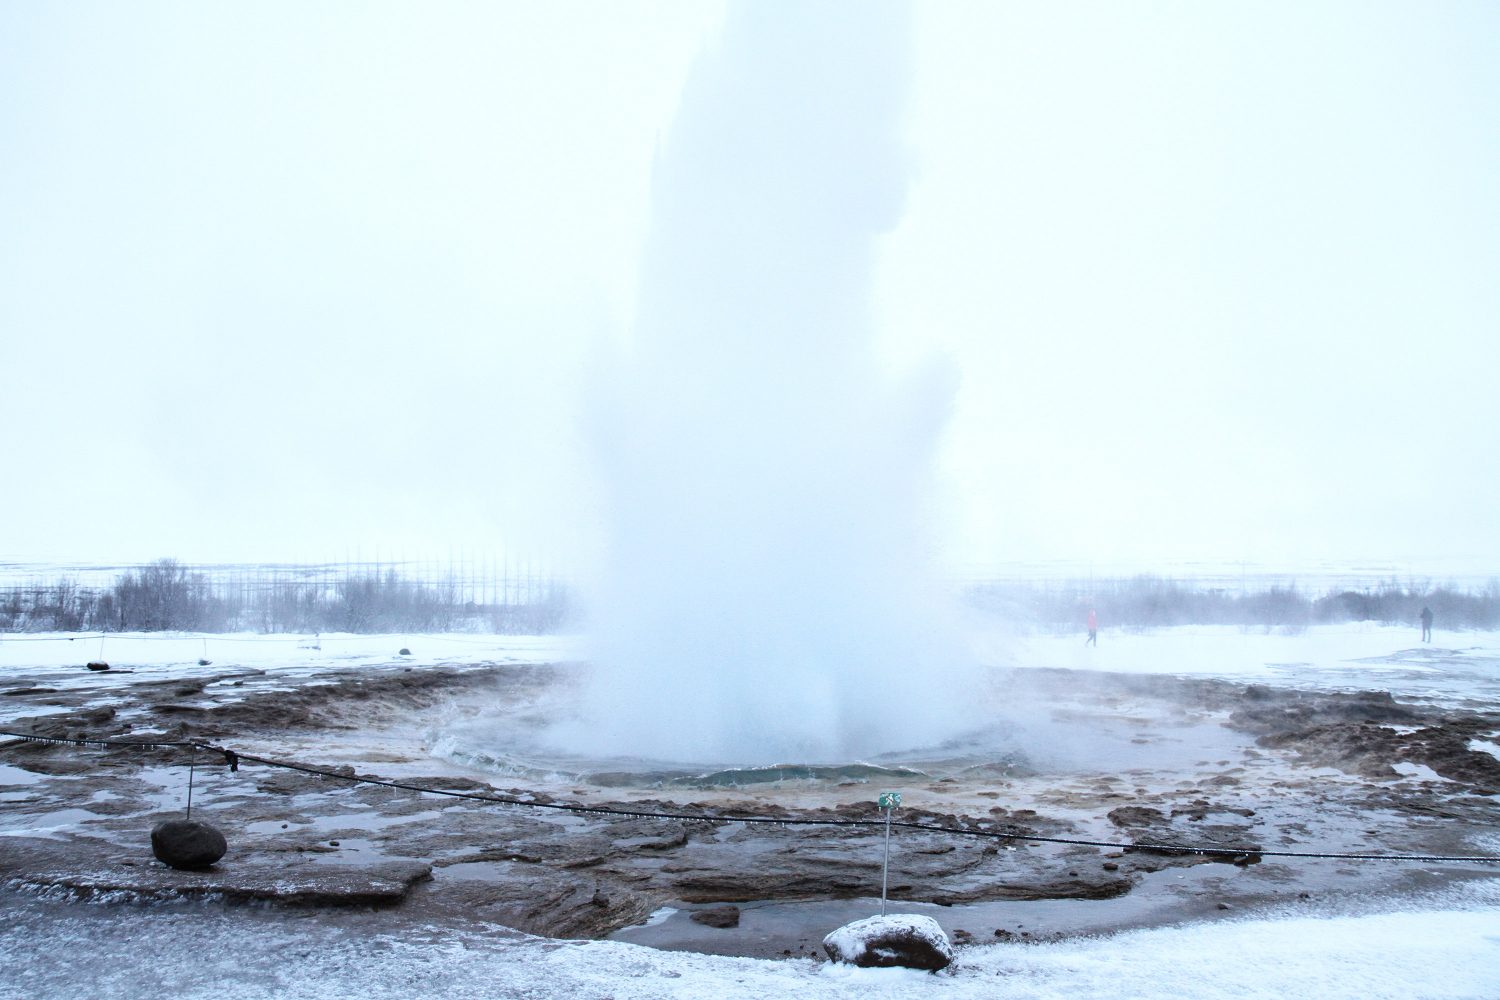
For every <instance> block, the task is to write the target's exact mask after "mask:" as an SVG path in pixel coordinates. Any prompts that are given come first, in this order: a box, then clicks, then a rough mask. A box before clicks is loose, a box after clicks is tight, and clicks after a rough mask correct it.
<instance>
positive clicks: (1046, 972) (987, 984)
mask: <svg viewBox="0 0 1500 1000" xmlns="http://www.w3.org/2000/svg"><path fill="white" fill-rule="evenodd" d="M1489 897H1491V898H1487V897H1481V896H1478V895H1475V896H1473V897H1470V898H1454V899H1451V900H1445V901H1439V902H1438V903H1437V905H1436V906H1435V907H1434V908H1433V909H1430V910H1404V911H1402V912H1395V913H1382V914H1374V915H1363V916H1332V917H1322V918H1309V917H1288V918H1286V919H1280V920H1249V921H1244V922H1225V923H1218V924H1214V925H1197V926H1191V925H1190V926H1183V927H1171V928H1161V929H1156V930H1147V931H1135V932H1130V933H1125V934H1119V935H1115V936H1112V937H1100V938H1091V939H1078V940H1072V941H1066V942H1062V943H1056V944H1027V945H1020V944H1005V945H990V946H983V947H972V948H967V949H962V950H961V951H960V953H959V957H958V960H957V962H956V963H955V965H954V966H951V967H950V969H951V971H950V972H944V973H939V974H936V975H933V974H929V973H925V972H916V971H910V970H897V969H869V970H864V969H852V968H847V967H839V966H833V965H830V964H827V963H822V964H819V963H814V962H812V961H809V960H806V959H803V960H789V961H781V962H768V961H757V960H753V959H734V958H721V957H715V956H708V955H694V954H690V953H684V952H664V951H656V950H653V949H649V948H642V947H637V946H632V945H626V944H618V943H614V942H606V941H590V942H558V941H549V940H545V939H541V938H532V937H527V936H525V935H520V934H516V933H513V932H506V931H494V932H482V931H455V930H454V929H453V928H451V927H447V926H445V927H442V928H416V929H413V928H411V927H403V928H402V929H401V930H400V931H399V932H392V931H389V930H387V929H385V928H384V927H383V926H382V923H383V922H382V920H381V917H380V915H379V914H378V913H372V914H361V915H357V916H354V917H352V918H351V917H340V918H334V919H323V917H322V916H321V915H312V914H308V915H303V916H302V918H300V919H299V918H297V917H293V918H287V917H285V916H283V915H280V914H277V913H274V912H267V911H256V910H247V909H244V908H241V909H220V908H215V907H211V906H210V907H198V906H186V905H184V906H156V907H151V908H146V909H139V910H137V909H134V908H131V909H122V908H117V907H106V906H98V905H85V904H77V903H71V904H70V903H49V902H46V901H40V900H31V899H27V900H17V899H11V900H10V901H8V902H6V903H5V904H3V905H0V917H3V926H0V964H3V966H4V968H5V969H6V970H7V971H6V975H5V977H4V978H3V979H0V997H4V998H6V1000H12V998H14V1000H23V998H24V1000H36V998H44V997H82V996H88V997H92V998H98V1000H109V998H130V997H143V996H163V995H170V996H174V997H180V998H183V1000H189V998H196V997H201V998H204V1000H234V998H258V997H272V996H276V997H286V998H307V1000H324V998H329V1000H332V998H342V997H370V998H382V997H391V998H395V997H432V996H442V997H447V998H450V1000H461V998H470V997H473V998H481V997H487V998H541V997H564V996H566V997H574V998H604V997H611V998H616V1000H626V998H641V1000H646V998H673V1000H688V998H719V997H723V998H750V997H865V996H877V997H953V998H960V997H963V998H968V997H1013V998H1018V1000H1019V998H1035V1000H1077V998H1083V997H1090V998H1114V997H1119V998H1126V997H1128V998H1142V1000H1145V998H1163V1000H1181V998H1188V997H1191V998H1201V1000H1248V998H1259V997H1266V998H1276V1000H1286V998H1301V997H1307V998H1321V1000H1339V998H1348V1000H1386V998H1388V1000H1421V998H1453V1000H1457V998H1465V1000H1492V998H1494V997H1497V996H1500V907H1497V906H1496V905H1495V903H1496V900H1495V899H1493V898H1492V897H1493V894H1489Z"/></svg>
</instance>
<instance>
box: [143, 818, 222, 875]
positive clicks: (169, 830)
mask: <svg viewBox="0 0 1500 1000" xmlns="http://www.w3.org/2000/svg"><path fill="white" fill-rule="evenodd" d="M228 850H229V844H228V842H227V841H225V840H224V835H223V834H222V833H220V832H219V831H218V830H216V829H215V828H214V827H211V826H209V825H208V824H207V823H195V822H193V821H192V820H187V819H169V820H167V821H166V822H165V823H158V824H156V828H155V829H154V830H152V831H151V853H152V854H154V855H156V858H157V860H158V861H161V862H163V863H165V864H167V865H170V866H171V867H173V868H178V869H182V870H185V871H192V870H195V869H200V868H207V867H208V866H210V865H212V864H213V863H214V862H216V861H218V860H219V859H220V858H222V857H223V856H224V853H225V852H226V851H228Z"/></svg>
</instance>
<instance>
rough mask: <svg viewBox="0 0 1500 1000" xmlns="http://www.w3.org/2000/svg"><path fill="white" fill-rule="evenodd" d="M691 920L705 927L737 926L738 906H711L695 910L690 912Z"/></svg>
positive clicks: (738, 921) (738, 918)
mask: <svg viewBox="0 0 1500 1000" xmlns="http://www.w3.org/2000/svg"><path fill="white" fill-rule="evenodd" d="M692 921H693V922H694V923H697V924H702V925H704V926H705V927H738V926H739V925H740V908H739V907H738V906H712V907H709V908H708V909H706V910H697V911H695V912H694V913H693V914H692Z"/></svg>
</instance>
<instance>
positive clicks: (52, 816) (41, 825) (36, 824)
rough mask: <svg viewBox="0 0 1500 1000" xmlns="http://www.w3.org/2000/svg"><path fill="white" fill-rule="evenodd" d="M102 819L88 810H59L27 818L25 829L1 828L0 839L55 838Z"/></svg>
mask: <svg viewBox="0 0 1500 1000" xmlns="http://www.w3.org/2000/svg"><path fill="white" fill-rule="evenodd" d="M102 818H103V817H101V816H100V815H99V814H98V813H91V812H89V811H88V810H87V809H58V810H56V811H55V812H49V813H41V814H39V815H36V816H27V817H26V818H25V820H24V822H25V823H26V824H27V825H26V826H24V827H4V828H0V837H55V836H56V835H57V834H58V833H60V832H62V831H70V830H72V829H73V828H75V827H77V826H78V825H79V824H81V823H87V822H88V821H90V820H96V819H102ZM59 839H60V838H59Z"/></svg>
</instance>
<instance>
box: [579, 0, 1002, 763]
mask: <svg viewBox="0 0 1500 1000" xmlns="http://www.w3.org/2000/svg"><path fill="white" fill-rule="evenodd" d="M909 27H910V26H909V24H908V19H907V11H906V10H905V8H904V7H903V6H900V5H897V4H894V3H881V4H871V3H864V2H861V3H857V4H856V3H849V4H836V3H835V4H828V3H820V4H799V5H783V4H759V3H741V4H736V5H734V7H733V8H732V9H731V11H730V13H729V15H728V21H727V24H726V27H725V29H724V32H723V36H722V38H721V39H720V41H719V42H718V44H717V47H716V49H715V50H713V51H711V52H710V53H709V54H708V55H707V56H705V57H704V58H702V59H701V60H700V61H699V63H698V64H697V65H696V67H695V68H694V70H693V72H692V74H691V76H690V78H689V80H688V83H687V86H686V89H685V92H684V94H683V97H682V104H681V107H680V110H679V112H678V115H677V118H676V121H675V123H674V125H673V127H672V129H671V131H670V133H669V134H668V136H667V137H666V140H665V143H664V145H663V147H662V148H661V150H660V152H659V159H658V163H657V166H656V173H655V180H654V185H655V186H654V190H653V208H652V212H653V214H652V227H651V235H650V242H649V244H648V247H647V254H646V262H645V268H644V271H643V279H642V287H641V292H640V301H639V312H638V316H637V322H636V325H635V328H634V330H633V335H634V336H633V343H632V345H631V348H630V351H629V353H628V355H627V356H626V357H624V358H622V359H620V360H619V361H618V363H617V364H615V365H613V366H612V367H611V370H610V371H609V373H608V374H607V376H606V378H605V379H604V380H603V381H604V383H605V384H604V385H602V386H601V387H600V389H599V392H598V394H597V396H598V399H597V403H598V410H597V417H598V420H597V428H596V432H597V433H596V438H597V440H598V442H599V444H600V447H599V451H600V454H601V463H600V464H601V471H602V480H603V483H604V487H605V491H606V498H607V507H608V515H607V516H608V523H607V530H608V538H609V540H610V551H609V554H608V560H607V562H608V571H607V572H606V574H605V575H604V579H603V581H602V583H601V584H600V586H599V587H598V588H597V590H596V594H595V600H594V603H595V606H596V609H597V610H596V615H595V625H594V630H593V635H592V638H593V651H592V653H593V655H592V659H593V663H594V665H595V666H594V674H593V680H592V683H591V685H590V686H589V688H588V692H587V695H586V697H585V701H584V707H583V717H584V720H585V721H584V724H583V725H581V726H579V727H577V728H576V729H574V730H571V731H569V732H567V733H566V734H565V735H563V736H561V737H560V739H561V740H562V741H563V742H565V743H566V744H567V745H569V746H570V747H572V748H573V749H576V750H580V751H585V752H603V753H628V754H630V755H636V756H645V757H654V758H657V759H665V760H676V761H696V762H735V763H746V762H749V763H766V762H771V761H799V762H812V761H823V760H833V759H841V760H847V759H849V758H851V757H853V756H859V755H866V754H870V753H872V752H875V751H877V750H881V749H886V750H889V749H899V748H903V747H908V746H915V745H922V744H927V743H931V742H932V741H934V740H937V739H940V738H942V737H943V736H944V735H946V734H949V733H952V732H953V731H954V730H956V729H957V728H959V727H960V726H961V724H962V722H963V716H964V713H963V711H962V708H963V706H964V705H965V704H966V703H967V702H968V701H969V700H971V693H972V692H971V691H968V690H964V688H963V686H962V685H961V683H960V678H959V676H958V675H959V674H961V673H962V672H963V670H964V669H965V666H966V663H967V661H966V659H965V657H964V656H962V655H961V654H960V653H959V652H958V648H957V644H956V643H953V642H951V641H950V640H949V635H950V634H951V633H950V632H949V630H948V628H947V627H946V626H945V625H944V624H943V622H944V618H943V615H942V613H941V610H940V606H939V603H938V602H937V601H935V600H933V599H932V593H931V589H930V586H929V580H930V574H929V566H928V561H927V559H928V552H929V549H930V547H929V545H928V526H927V523H926V520H927V513H928V511H927V508H926V503H927V498H928V494H929V486H930V479H931V475H932V470H933V460H934V452H935V448H936V443H937V437H938V434H939V431H940V430H941V428H942V425H943V422H944V419H945V417H946V414H947V410H948V407H949V401H950V398H951V394H952V387H951V385H950V384H949V379H948V378H947V377H946V375H945V373H944V372H934V373H930V374H928V375H927V376H926V377H923V378H919V379H907V380H905V381H904V382H902V383H900V384H897V383H896V382H893V381H892V380H891V379H890V378H889V377H888V376H886V375H884V374H883V373H882V371H881V370H880V369H879V367H878V365H877V360H876V357H875V353H874V350H873V339H874V334H875V330H874V326H873V323H872V317H871V309H870V294H869V293H870V276H871V268H872V264H873V261H874V254H875V241H876V238H877V236H878V235H879V234H880V233H882V232H884V231H886V230H888V229H890V228H891V227H892V226H893V225H894V224H895V223H896V221H897V220H898V218H899V216H900V212H901V207H902V202H903V198H904V191H905V184H906V169H905V164H904V161H903V156H902V150H901V147H900V145H899V143H898V141H897V128H898V124H899V113H900V104H901V100H902V97H903V94H904V91H905V83H906V63H907V48H908V37H909Z"/></svg>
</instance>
